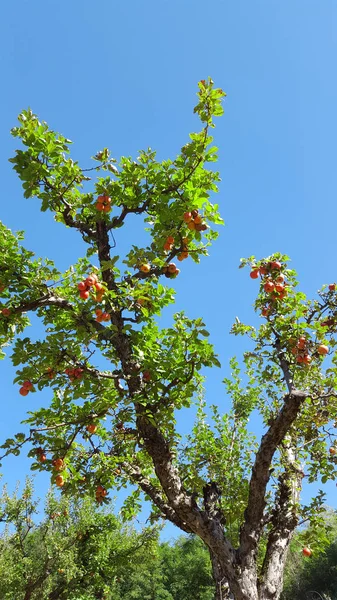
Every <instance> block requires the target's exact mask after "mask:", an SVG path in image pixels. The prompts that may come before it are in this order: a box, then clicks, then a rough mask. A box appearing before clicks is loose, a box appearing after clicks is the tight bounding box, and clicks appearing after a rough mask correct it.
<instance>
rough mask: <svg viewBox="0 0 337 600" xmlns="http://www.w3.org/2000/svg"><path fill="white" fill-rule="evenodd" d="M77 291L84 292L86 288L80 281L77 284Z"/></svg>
mask: <svg viewBox="0 0 337 600" xmlns="http://www.w3.org/2000/svg"><path fill="white" fill-rule="evenodd" d="M77 289H78V290H79V291H80V292H85V291H86V289H87V286H86V284H85V282H84V281H80V283H78V284H77Z"/></svg>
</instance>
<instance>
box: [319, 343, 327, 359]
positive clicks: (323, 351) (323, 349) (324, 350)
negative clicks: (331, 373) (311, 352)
mask: <svg viewBox="0 0 337 600" xmlns="http://www.w3.org/2000/svg"><path fill="white" fill-rule="evenodd" d="M317 352H318V354H321V356H325V355H326V354H328V352H329V348H328V346H325V345H324V344H320V345H319V346H318V347H317Z"/></svg>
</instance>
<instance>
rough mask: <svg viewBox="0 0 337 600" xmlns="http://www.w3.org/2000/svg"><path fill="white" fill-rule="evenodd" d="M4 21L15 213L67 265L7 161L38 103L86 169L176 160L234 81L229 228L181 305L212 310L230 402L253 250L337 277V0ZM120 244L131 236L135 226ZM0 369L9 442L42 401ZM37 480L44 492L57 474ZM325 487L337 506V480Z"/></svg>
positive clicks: (226, 136) (15, 469)
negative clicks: (111, 161) (100, 160)
mask: <svg viewBox="0 0 337 600" xmlns="http://www.w3.org/2000/svg"><path fill="white" fill-rule="evenodd" d="M0 29H1V31H0V44H1V52H0V56H1V59H0V60H1V77H2V94H1V100H0V104H1V111H0V135H1V140H2V143H1V147H0V163H1V173H2V182H1V183H2V201H1V214H0V218H1V220H3V221H4V222H5V223H6V224H7V225H8V226H10V227H11V228H13V229H25V230H26V232H27V235H26V245H27V246H28V247H30V248H31V249H33V250H34V251H36V253H37V254H39V255H48V256H49V257H52V258H54V259H56V260H57V261H58V264H59V265H60V266H61V267H62V266H66V265H68V264H69V263H70V262H72V261H73V260H74V259H76V258H77V257H78V256H79V254H80V253H81V245H80V243H79V242H78V241H77V240H76V236H75V235H74V232H68V231H67V232H64V229H63V228H62V227H61V226H58V225H56V224H54V223H53V222H51V220H50V215H46V214H41V213H40V212H39V206H38V203H37V202H34V201H29V202H28V201H25V200H24V199H23V197H22V192H21V187H20V184H19V182H18V181H17V179H16V176H15V174H14V172H13V171H12V170H11V166H10V164H9V163H7V158H8V157H9V156H11V155H12V153H13V151H14V148H15V141H14V140H12V139H11V137H10V135H9V130H10V128H11V127H12V126H14V125H15V124H16V117H17V114H18V113H19V112H20V111H21V110H22V108H26V107H27V106H30V107H31V108H32V109H33V110H34V112H36V113H38V115H39V116H40V117H41V119H43V120H46V121H48V123H49V124H50V126H51V127H53V128H54V129H56V130H59V131H61V132H62V133H63V134H65V135H66V136H67V137H69V138H71V139H72V140H73V141H74V142H75V144H74V147H73V151H74V156H75V158H76V159H78V160H80V162H81V163H82V165H83V166H84V167H85V166H87V165H88V164H89V162H90V160H89V159H90V156H92V155H93V154H94V153H95V152H96V151H98V150H99V149H101V148H102V147H104V146H108V147H109V148H110V149H111V151H112V152H113V154H114V155H115V156H117V157H119V156H120V155H123V154H126V155H133V156H136V155H137V151H138V150H139V149H141V148H146V147H148V146H151V147H152V148H155V149H158V152H159V156H160V157H162V158H164V157H167V156H172V155H173V156H174V155H175V154H176V152H177V151H178V150H179V148H180V147H181V145H183V144H184V143H185V142H186V141H187V136H188V133H189V132H190V131H193V130H195V129H196V128H197V127H198V123H197V121H196V119H195V117H194V116H193V113H192V108H193V106H194V104H195V92H196V86H197V81H198V80H199V79H201V78H206V77H207V76H208V75H210V76H212V78H213V79H214V81H215V83H216V85H218V86H220V87H222V88H223V89H224V90H225V91H226V92H227V94H228V97H227V99H226V102H225V116H224V118H222V119H221V120H220V121H218V127H217V129H216V131H215V136H216V143H217V145H218V146H219V148H220V161H219V170H220V172H221V175H222V183H221V187H220V194H219V195H218V198H217V201H218V202H220V205H221V208H222V215H223V217H224V218H225V221H226V227H225V228H224V229H223V230H222V232H221V237H220V239H219V240H218V242H217V243H216V244H215V245H214V246H213V249H212V252H211V256H210V257H209V258H208V259H205V260H203V262H202V264H201V266H199V267H195V266H194V265H192V264H186V263H184V265H183V274H182V276H180V277H179V278H178V280H176V287H177V291H178V298H177V304H178V308H183V307H184V308H185V309H186V310H187V312H188V313H189V314H190V315H191V316H199V315H203V316H204V318H205V320H206V322H207V325H208V328H209V330H210V332H211V339H212V341H213V343H214V344H215V345H216V348H217V351H218V352H219V354H220V357H221V360H222V363H223V365H224V368H223V371H222V372H221V373H220V371H217V372H216V373H214V374H212V375H210V378H209V383H208V387H207V393H208V398H209V400H211V401H212V402H218V403H220V405H222V406H223V407H226V405H227V403H226V400H225V396H224V391H223V388H222V385H221V383H220V382H221V379H222V377H223V376H224V373H225V372H226V370H227V364H228V359H229V357H230V356H231V355H233V354H235V353H239V352H240V351H241V350H242V348H243V346H242V342H241V341H239V340H237V339H235V338H231V337H230V336H229V335H228V331H229V329H230V326H231V324H232V322H233V319H234V317H235V316H236V315H238V316H239V318H240V320H241V321H244V322H249V321H251V320H252V319H253V318H254V317H253V312H252V303H253V300H254V295H255V293H256V289H257V287H256V285H255V284H254V283H253V282H251V281H250V280H249V277H248V274H247V273H246V272H242V271H239V270H238V269H237V266H238V264H239V259H240V257H241V256H248V255H251V254H256V255H257V256H263V255H267V254H270V253H272V252H274V251H281V252H284V253H287V254H289V255H290V256H291V257H292V259H293V266H294V267H295V268H296V269H298V271H299V275H300V279H301V281H302V287H303V290H304V291H305V292H306V293H308V294H314V293H315V291H316V290H317V289H318V288H319V287H320V286H321V284H322V283H326V282H329V281H333V280H336V279H337V272H336V267H335V261H336V217H337V214H336V213H337V211H336V198H337V178H336V173H337V170H336V140H337V119H336V106H337V78H336V56H337V4H336V2H335V0H315V1H314V0H295V1H294V0H282V2H279V1H276V0H254V2H252V1H249V0H232V1H229V0H210V2H208V3H206V2H205V1H204V0H193V1H192V0H130V1H129V2H126V1H120V2H116V1H113V0H100V1H99V2H93V1H92V0H91V1H89V0H81V1H79V0H71V1H69V0H68V1H65V0H58V1H57V2H55V1H53V0H48V2H46V1H45V0H44V2H42V1H41V0H34V1H33V2H32V1H31V0H30V1H28V0H18V1H16V2H4V3H3V5H2V10H1V23H0ZM132 232H133V233H132V235H135V236H137V230H136V228H134V229H132ZM117 241H118V243H119V245H120V247H121V248H123V247H124V246H125V244H126V242H127V240H126V239H125V236H124V239H123V232H121V233H119V239H118V240H117ZM186 262H187V263H188V261H186ZM191 291H192V292H193V293H191ZM0 377H1V383H2V385H1V391H2V394H1V395H2V423H1V425H0V438H1V439H3V438H4V437H5V436H7V435H10V434H11V433H12V432H13V431H17V430H19V429H20V426H19V422H20V420H21V419H22V418H23V417H24V414H25V410H27V409H28V410H30V409H32V408H33V407H34V406H38V405H39V404H40V403H41V401H42V398H41V396H39V395H38V394H34V395H33V396H34V397H32V396H31V395H29V396H28V398H29V400H28V399H22V398H21V397H20V396H19V395H18V393H17V389H16V388H14V387H13V386H12V377H13V371H12V369H11V368H10V366H9V361H6V362H5V363H2V364H0ZM43 400H44V401H47V400H48V395H47V394H46V395H44V396H43ZM184 417H185V413H184ZM187 425H188V424H187V422H186V423H182V424H181V426H182V428H183V429H187ZM28 465H29V462H28V461H27V460H26V459H25V458H24V457H22V458H18V459H10V460H8V461H7V462H5V464H4V466H3V469H2V471H3V473H4V480H5V481H8V482H9V484H10V486H11V487H13V485H14V483H15V481H16V480H17V479H23V477H24V475H25V473H26V472H27V470H28ZM36 485H37V490H38V492H39V494H41V495H43V494H44V491H45V490H46V488H47V486H48V478H47V477H44V476H42V475H41V476H40V475H39V476H38V478H37V481H36ZM324 488H325V489H326V490H327V492H328V503H329V504H330V505H332V506H335V507H336V499H335V498H336V494H335V491H336V488H335V484H334V483H330V484H328V485H326V486H324ZM315 489H317V488H315V487H314V488H313V490H315ZM304 498H305V499H309V493H308V492H307V493H306V494H305V495H304Z"/></svg>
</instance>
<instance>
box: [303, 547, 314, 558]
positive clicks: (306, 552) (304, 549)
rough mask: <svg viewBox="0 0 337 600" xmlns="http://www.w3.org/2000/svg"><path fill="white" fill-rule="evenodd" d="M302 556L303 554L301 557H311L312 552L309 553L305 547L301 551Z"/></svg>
mask: <svg viewBox="0 0 337 600" xmlns="http://www.w3.org/2000/svg"><path fill="white" fill-rule="evenodd" d="M302 554H303V556H311V554H312V552H311V550H310V548H307V547H305V548H303V550H302Z"/></svg>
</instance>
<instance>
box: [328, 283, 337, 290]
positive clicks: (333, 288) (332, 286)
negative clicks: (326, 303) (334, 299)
mask: <svg viewBox="0 0 337 600" xmlns="http://www.w3.org/2000/svg"><path fill="white" fill-rule="evenodd" d="M335 289H336V284H335V283H330V285H329V290H330V292H334V291H335Z"/></svg>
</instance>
